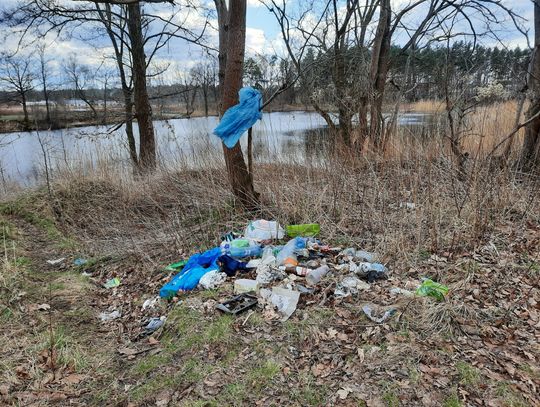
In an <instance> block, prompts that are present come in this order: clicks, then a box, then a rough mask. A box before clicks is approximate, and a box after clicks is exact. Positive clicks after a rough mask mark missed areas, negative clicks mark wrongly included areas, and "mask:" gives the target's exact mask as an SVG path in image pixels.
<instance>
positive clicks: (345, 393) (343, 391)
mask: <svg viewBox="0 0 540 407" xmlns="http://www.w3.org/2000/svg"><path fill="white" fill-rule="evenodd" d="M349 393H350V391H349V390H348V389H341V390H338V391H337V395H338V396H339V398H340V399H341V400H345V399H346V398H347V397H348V396H349Z"/></svg>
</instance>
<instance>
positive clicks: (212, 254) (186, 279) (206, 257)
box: [159, 247, 221, 298]
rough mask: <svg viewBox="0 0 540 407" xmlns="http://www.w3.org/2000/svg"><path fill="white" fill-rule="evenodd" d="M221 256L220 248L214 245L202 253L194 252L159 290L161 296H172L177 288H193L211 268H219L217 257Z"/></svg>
mask: <svg viewBox="0 0 540 407" xmlns="http://www.w3.org/2000/svg"><path fill="white" fill-rule="evenodd" d="M219 256H221V249H220V248H219V247H215V248H213V249H210V250H207V251H205V252H204V253H197V254H194V255H193V256H191V257H190V258H189V260H188V261H187V263H186V265H185V266H184V268H183V269H182V271H181V272H180V273H178V274H177V275H175V276H174V277H173V278H172V280H171V281H169V282H168V283H167V284H165V285H164V286H163V287H162V288H161V290H159V296H160V297H162V298H170V297H173V296H174V295H175V294H176V293H177V292H178V291H179V290H184V291H188V290H193V289H194V288H195V287H197V284H199V280H200V279H201V277H202V276H204V275H205V274H206V273H208V272H210V271H212V270H219V266H218V264H217V258H218V257H219Z"/></svg>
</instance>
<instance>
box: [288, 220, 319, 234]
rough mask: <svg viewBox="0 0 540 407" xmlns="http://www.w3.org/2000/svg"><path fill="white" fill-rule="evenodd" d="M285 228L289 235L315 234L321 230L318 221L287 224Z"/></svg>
mask: <svg viewBox="0 0 540 407" xmlns="http://www.w3.org/2000/svg"><path fill="white" fill-rule="evenodd" d="M286 229H287V235H289V237H297V236H317V235H318V234H319V233H320V232H321V225H319V224H318V223H304V224H302V225H288V226H287V227H286Z"/></svg>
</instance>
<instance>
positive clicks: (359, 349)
mask: <svg viewBox="0 0 540 407" xmlns="http://www.w3.org/2000/svg"><path fill="white" fill-rule="evenodd" d="M356 353H358V357H359V358H360V363H364V359H365V358H366V353H365V352H364V349H362V348H358V349H357V350H356Z"/></svg>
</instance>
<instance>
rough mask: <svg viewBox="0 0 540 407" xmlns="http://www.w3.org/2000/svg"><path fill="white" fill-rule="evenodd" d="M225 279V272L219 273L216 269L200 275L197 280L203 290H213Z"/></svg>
mask: <svg viewBox="0 0 540 407" xmlns="http://www.w3.org/2000/svg"><path fill="white" fill-rule="evenodd" d="M226 279H227V274H226V273H220V272H219V271H218V270H212V271H210V272H208V273H206V274H205V275H204V276H202V277H201V279H200V280H199V285H200V286H201V287H202V288H204V289H205V290H214V289H216V288H218V287H219V286H220V285H221V284H223V282H224V281H225V280H226Z"/></svg>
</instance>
